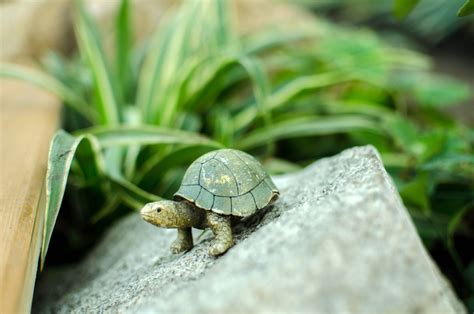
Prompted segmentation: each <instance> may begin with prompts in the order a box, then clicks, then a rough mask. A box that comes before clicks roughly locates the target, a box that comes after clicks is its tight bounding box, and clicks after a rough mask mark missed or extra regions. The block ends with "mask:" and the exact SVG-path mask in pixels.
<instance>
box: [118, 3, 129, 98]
mask: <svg viewBox="0 0 474 314" xmlns="http://www.w3.org/2000/svg"><path fill="white" fill-rule="evenodd" d="M131 17H132V13H131V6H130V3H129V1H128V0H122V1H121V2H120V8H119V12H118V14H117V19H116V29H117V32H116V40H115V41H116V52H117V56H116V60H115V61H116V71H117V78H118V82H119V87H120V88H119V91H120V92H121V98H122V101H126V100H127V94H128V92H129V87H130V83H131V80H132V73H131V64H130V61H131V51H130V50H131V47H132V30H131V26H132V23H131Z"/></svg>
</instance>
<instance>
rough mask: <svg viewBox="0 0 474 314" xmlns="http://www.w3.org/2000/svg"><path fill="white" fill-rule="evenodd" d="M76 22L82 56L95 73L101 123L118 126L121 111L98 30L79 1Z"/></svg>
mask: <svg viewBox="0 0 474 314" xmlns="http://www.w3.org/2000/svg"><path fill="white" fill-rule="evenodd" d="M76 3H77V6H76V7H77V14H76V22H75V24H74V27H75V30H76V35H77V42H78V44H79V48H80V50H81V54H82V55H83V56H84V57H85V59H86V60H87V62H88V64H89V66H90V69H91V71H92V73H93V79H94V91H95V93H96V96H97V112H98V113H99V122H100V124H104V125H117V124H118V123H119V122H120V110H119V107H118V103H117V101H116V97H115V93H114V89H113V84H112V79H111V77H110V75H109V71H108V69H107V64H106V60H105V56H104V54H103V51H102V48H101V46H100V41H99V39H98V38H97V36H98V35H97V33H98V32H97V30H96V29H95V26H94V24H93V23H92V21H91V20H90V17H89V15H88V13H87V12H86V10H85V8H84V5H83V3H82V1H77V2H76Z"/></svg>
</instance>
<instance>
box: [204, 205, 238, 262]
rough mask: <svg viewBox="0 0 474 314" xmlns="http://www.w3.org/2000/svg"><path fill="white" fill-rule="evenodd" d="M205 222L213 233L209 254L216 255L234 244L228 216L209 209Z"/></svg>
mask: <svg viewBox="0 0 474 314" xmlns="http://www.w3.org/2000/svg"><path fill="white" fill-rule="evenodd" d="M206 222H207V225H208V226H209V228H210V229H211V230H212V233H214V240H213V242H212V244H211V247H210V248H209V254H211V255H214V256H217V255H221V254H223V253H225V252H226V251H227V250H228V249H229V248H230V247H231V246H232V245H233V244H234V240H233V236H232V228H231V224H230V217H228V216H223V215H219V214H216V213H213V212H211V211H209V212H207V214H206Z"/></svg>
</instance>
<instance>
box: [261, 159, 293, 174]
mask: <svg viewBox="0 0 474 314" xmlns="http://www.w3.org/2000/svg"><path fill="white" fill-rule="evenodd" d="M262 164H263V167H264V168H265V170H267V172H268V173H269V174H272V175H275V174H284V173H289V172H295V171H298V170H301V169H302V167H301V166H300V165H298V164H295V163H293V162H291V161H288V160H284V159H279V158H269V159H266V160H264V161H263V163H262Z"/></svg>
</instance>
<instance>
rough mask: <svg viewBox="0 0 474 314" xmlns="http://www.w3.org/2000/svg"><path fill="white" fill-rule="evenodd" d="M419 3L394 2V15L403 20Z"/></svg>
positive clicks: (399, 0)
mask: <svg viewBox="0 0 474 314" xmlns="http://www.w3.org/2000/svg"><path fill="white" fill-rule="evenodd" d="M418 2H420V0H395V2H394V8H393V10H394V14H395V16H396V17H397V18H398V19H399V20H402V19H404V18H405V17H406V16H407V15H408V14H409V13H410V12H411V11H412V10H413V8H414V7H415V6H416V5H417V4H418Z"/></svg>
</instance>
